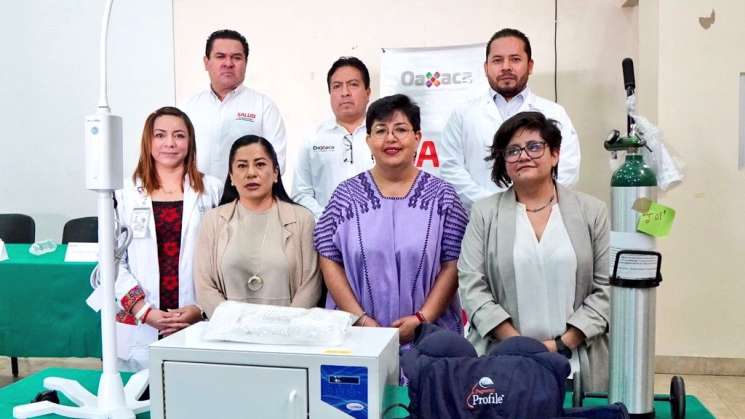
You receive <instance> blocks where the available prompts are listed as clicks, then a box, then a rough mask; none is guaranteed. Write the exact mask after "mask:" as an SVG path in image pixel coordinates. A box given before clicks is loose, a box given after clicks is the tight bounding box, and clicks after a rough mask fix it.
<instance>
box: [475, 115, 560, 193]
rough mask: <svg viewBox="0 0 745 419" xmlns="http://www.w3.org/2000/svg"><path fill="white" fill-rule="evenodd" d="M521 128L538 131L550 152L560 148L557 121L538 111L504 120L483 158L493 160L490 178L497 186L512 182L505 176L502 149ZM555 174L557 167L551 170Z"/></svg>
mask: <svg viewBox="0 0 745 419" xmlns="http://www.w3.org/2000/svg"><path fill="white" fill-rule="evenodd" d="M521 130H528V131H538V133H539V135H540V136H541V138H542V139H543V140H544V141H546V144H547V145H548V148H549V150H551V151H552V152H553V151H557V150H559V149H560V148H561V130H560V129H559V126H558V122H556V121H555V120H553V119H548V118H546V117H545V116H544V115H543V114H542V113H540V112H534V111H532V112H520V113H518V114H516V115H514V116H513V117H511V118H509V119H508V120H506V121H504V123H502V126H500V127H499V129H498V130H497V132H496V134H494V140H493V141H492V145H491V147H489V155H488V156H487V157H486V158H485V159H484V160H486V161H493V162H494V166H493V167H492V170H491V180H492V182H494V183H496V184H497V186H499V187H502V188H506V187H508V186H510V184H512V179H510V177H509V176H507V165H506V163H505V160H504V149H505V147H507V144H509V143H510V141H511V140H512V137H514V136H515V134H517V133H518V132H519V131H521ZM557 174H558V169H557V168H556V167H554V168H553V169H552V170H551V175H552V176H553V178H554V179H556V176H557Z"/></svg>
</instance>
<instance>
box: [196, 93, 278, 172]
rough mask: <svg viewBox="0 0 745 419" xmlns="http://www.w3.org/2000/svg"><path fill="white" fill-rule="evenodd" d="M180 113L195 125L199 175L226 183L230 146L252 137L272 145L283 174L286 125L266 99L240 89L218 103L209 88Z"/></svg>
mask: <svg viewBox="0 0 745 419" xmlns="http://www.w3.org/2000/svg"><path fill="white" fill-rule="evenodd" d="M183 111H184V112H186V114H187V115H188V116H189V118H190V119H191V122H192V123H193V124H194V131H195V134H196V142H197V167H198V168H199V170H200V171H202V172H204V173H206V174H208V175H211V176H214V177H216V178H218V179H221V180H222V181H225V178H226V176H227V174H228V155H229V153H230V146H232V145H233V142H234V141H235V140H237V139H238V138H240V137H242V136H244V135H249V134H254V135H258V136H261V137H264V138H266V139H267V140H269V142H270V143H272V145H273V146H274V150H275V151H276V152H277V159H278V160H279V166H280V171H281V172H284V168H285V154H286V152H287V138H286V134H285V125H284V121H283V120H282V115H281V114H280V113H279V109H277V105H275V104H274V102H273V101H272V100H271V99H270V98H269V97H268V96H266V95H264V94H262V93H259V92H257V91H255V90H253V89H249V88H248V87H246V86H243V85H241V86H238V87H237V88H236V89H235V90H233V91H232V92H230V93H228V94H227V95H225V97H224V98H223V100H222V101H221V100H220V98H218V97H217V95H216V94H215V92H213V91H212V89H211V88H210V89H207V90H204V91H202V92H200V93H197V94H196V95H194V96H192V97H191V98H190V99H189V100H188V101H187V102H186V103H185V104H184V105H183Z"/></svg>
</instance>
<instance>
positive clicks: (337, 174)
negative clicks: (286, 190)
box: [292, 57, 374, 219]
mask: <svg viewBox="0 0 745 419" xmlns="http://www.w3.org/2000/svg"><path fill="white" fill-rule="evenodd" d="M326 83H327V85H328V89H329V99H330V101H331V110H332V111H333V112H334V117H333V118H330V119H328V120H326V121H324V122H323V123H322V124H321V125H320V126H319V127H318V128H317V129H316V130H315V132H313V134H311V135H310V136H309V137H308V138H306V140H305V142H304V143H303V147H302V149H301V150H300V154H299V155H298V160H297V163H296V165H295V173H294V179H293V182H292V199H293V200H295V202H297V203H299V204H300V205H303V206H305V207H306V208H308V209H309V210H311V211H312V212H313V214H314V215H315V217H316V219H318V217H320V216H321V213H322V212H323V209H324V207H325V206H326V204H327V203H328V201H329V198H330V197H331V194H332V193H333V192H334V189H336V187H337V186H338V185H339V184H340V183H341V182H342V181H344V180H347V179H349V178H350V177H352V176H354V175H356V174H358V173H360V172H363V171H365V170H368V169H370V168H371V167H372V166H373V163H374V162H373V160H372V154H371V153H370V149H369V148H368V147H367V142H366V141H365V137H366V135H367V130H366V128H365V111H366V109H367V103H368V102H369V101H370V73H369V72H368V70H367V66H365V64H364V63H363V62H362V61H361V60H360V59H358V58H356V57H341V58H339V59H338V60H336V61H335V62H334V63H333V64H332V65H331V68H330V69H329V71H328V74H327V76H326Z"/></svg>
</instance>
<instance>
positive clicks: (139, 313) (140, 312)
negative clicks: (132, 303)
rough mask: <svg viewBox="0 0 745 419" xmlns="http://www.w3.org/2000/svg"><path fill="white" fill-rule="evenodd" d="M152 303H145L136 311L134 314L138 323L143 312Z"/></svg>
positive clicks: (140, 321)
mask: <svg viewBox="0 0 745 419" xmlns="http://www.w3.org/2000/svg"><path fill="white" fill-rule="evenodd" d="M152 306H153V305H152V304H150V303H145V304H144V305H143V306H142V307H140V309H139V310H138V311H137V314H135V319H137V322H138V323H142V322H143V321H142V317H143V316H144V315H145V313H146V312H147V311H148V310H149V309H150V308H151V307H152Z"/></svg>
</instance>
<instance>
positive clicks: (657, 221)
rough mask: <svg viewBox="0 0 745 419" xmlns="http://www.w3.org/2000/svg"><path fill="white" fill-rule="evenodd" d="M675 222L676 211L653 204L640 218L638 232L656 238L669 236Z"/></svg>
mask: <svg viewBox="0 0 745 419" xmlns="http://www.w3.org/2000/svg"><path fill="white" fill-rule="evenodd" d="M673 220H675V210H674V209H672V208H670V207H666V206H664V205H661V204H658V203H656V202H653V203H652V204H651V205H650V206H649V210H647V212H645V213H644V214H642V215H641V216H640V217H639V222H638V223H637V224H636V230H637V231H639V232H641V233H646V234H649V235H650V236H654V237H663V236H667V235H668V233H670V228H671V227H672V225H673Z"/></svg>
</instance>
